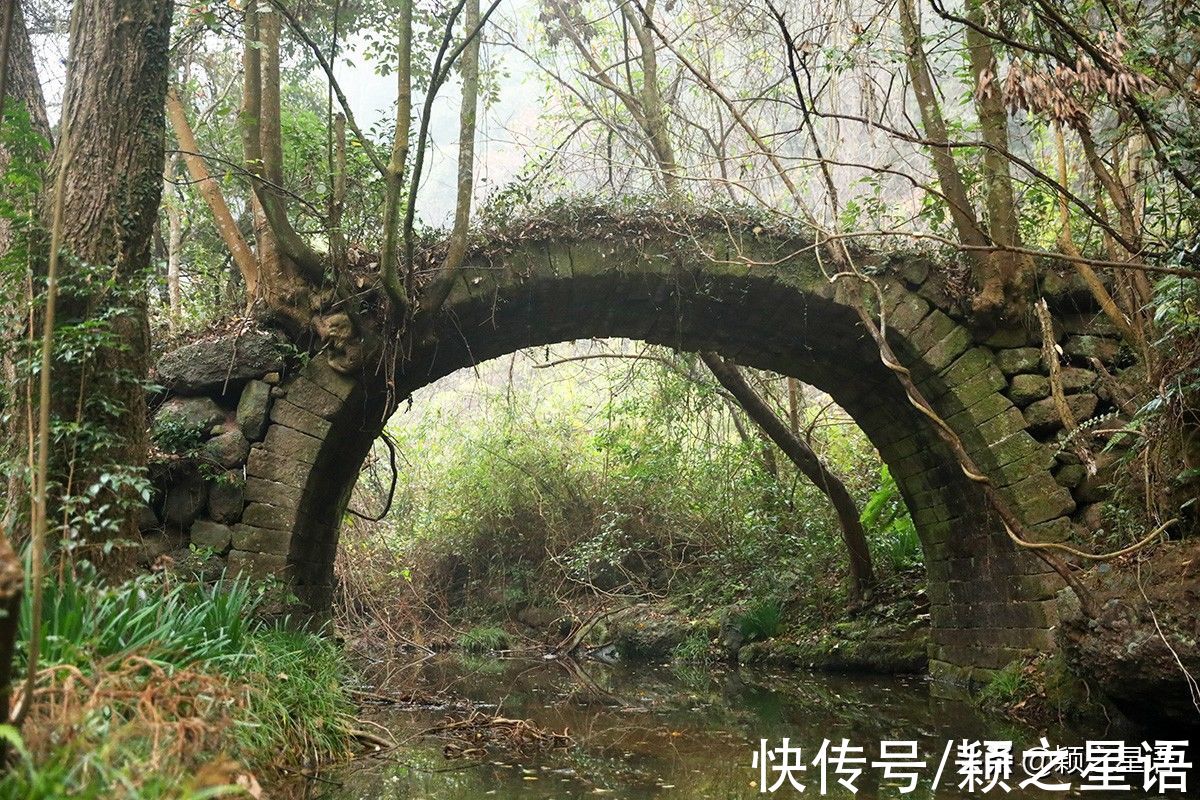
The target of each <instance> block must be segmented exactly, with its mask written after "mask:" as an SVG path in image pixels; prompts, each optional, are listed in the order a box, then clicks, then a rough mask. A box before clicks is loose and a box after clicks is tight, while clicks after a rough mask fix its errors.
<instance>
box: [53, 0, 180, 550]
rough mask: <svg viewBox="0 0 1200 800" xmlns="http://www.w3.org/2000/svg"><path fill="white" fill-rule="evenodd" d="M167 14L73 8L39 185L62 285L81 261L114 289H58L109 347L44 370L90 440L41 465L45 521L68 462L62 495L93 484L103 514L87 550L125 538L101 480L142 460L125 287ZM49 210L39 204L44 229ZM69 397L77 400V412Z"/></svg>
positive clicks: (143, 266)
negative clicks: (59, 137)
mask: <svg viewBox="0 0 1200 800" xmlns="http://www.w3.org/2000/svg"><path fill="white" fill-rule="evenodd" d="M171 13H172V3H171V0H76V3H75V6H74V9H73V12H72V15H71V35H70V56H69V60H68V71H67V82H66V89H65V92H64V99H63V111H62V117H63V121H64V123H63V124H64V129H65V130H66V131H67V135H68V136H70V137H71V139H72V141H70V142H60V143H59V146H58V148H57V149H56V150H55V154H54V158H53V160H52V163H51V165H50V176H49V180H48V181H47V183H46V185H47V186H53V185H55V183H56V181H59V180H61V181H62V183H63V185H64V186H65V187H66V196H65V202H64V214H63V218H62V237H63V238H62V242H63V250H64V251H65V252H66V253H67V254H69V256H70V257H69V258H67V259H64V261H63V265H64V269H63V273H64V274H63V278H64V281H74V279H76V278H78V277H79V275H78V273H79V270H81V269H83V266H82V265H88V268H90V269H93V270H95V269H101V270H102V271H103V272H102V273H101V274H102V276H103V275H107V276H110V277H111V279H112V280H111V284H112V286H113V287H115V288H114V289H113V290H112V291H111V292H109V291H107V290H102V289H101V288H99V287H98V286H97V285H96V284H97V282H96V281H95V280H92V281H88V282H86V283H84V284H83V285H75V286H73V287H72V288H71V290H70V291H64V292H63V295H62V298H61V301H60V303H59V319H60V321H61V325H65V326H69V325H72V324H77V323H79V322H82V321H84V320H88V319H100V318H107V319H108V325H109V326H110V329H111V333H112V342H111V343H104V344H101V345H100V346H99V347H98V348H97V349H96V351H95V354H94V356H92V357H91V358H90V359H89V361H88V363H87V364H86V365H84V364H78V363H68V362H62V363H57V364H56V365H55V372H54V375H55V381H54V387H53V388H54V398H53V409H54V411H55V413H56V415H57V416H58V418H59V419H61V420H73V419H76V417H77V412H78V416H80V417H81V419H79V422H80V423H82V425H83V426H84V428H85V429H86V430H87V432H88V435H89V436H90V437H92V436H94V437H97V438H95V439H91V440H90V441H92V442H97V443H96V444H93V445H92V446H91V447H86V448H80V449H79V450H78V452H74V451H73V450H72V446H71V443H70V442H62V443H61V447H62V449H60V451H59V452H57V453H56V454H55V457H54V458H53V459H52V461H51V465H52V466H51V481H52V483H53V484H54V486H52V489H54V488H55V487H57V491H52V493H51V509H50V512H49V518H50V519H58V518H65V515H64V513H63V511H62V509H60V508H56V507H55V506H56V504H57V502H58V501H59V499H60V498H61V492H62V491H63V490H64V489H65V487H67V481H66V480H65V470H66V466H67V463H68V461H70V460H72V459H74V460H75V463H74V465H73V478H72V480H71V484H72V485H71V489H70V490H71V492H72V493H75V494H81V495H82V494H84V493H85V492H88V491H89V489H90V488H91V487H95V488H96V492H95V494H94V495H93V496H92V499H91V502H92V503H93V504H94V507H95V508H97V509H98V508H99V507H100V506H101V505H108V506H109V508H108V510H107V511H106V515H107V516H108V517H109V519H110V520H111V522H112V527H111V528H110V529H108V530H106V531H98V530H95V529H81V530H80V531H79V534H80V535H81V536H83V537H84V538H86V539H88V540H89V541H90V542H91V543H93V544H95V543H97V539H109V538H112V537H120V538H124V539H132V538H135V537H136V535H137V509H136V504H137V501H138V498H137V497H136V496H134V495H133V494H132V491H131V487H123V486H116V487H114V486H113V485H112V484H110V483H108V479H107V478H106V477H105V476H107V475H112V474H114V469H115V472H116V474H121V473H127V472H129V471H130V470H137V469H138V468H140V467H142V466H143V465H144V464H145V463H146V449H147V441H146V401H145V389H144V387H143V383H142V381H143V379H144V378H145V375H146V372H147V368H148V361H149V327H148V324H147V318H146V305H145V294H144V292H137V291H131V289H132V288H133V287H136V286H138V285H139V284H140V283H141V282H142V281H144V280H145V279H146V275H147V272H148V270H149V267H150V244H151V234H152V231H153V228H154V222H155V219H156V217H157V214H158V205H159V200H160V197H161V194H162V165H163V138H164V119H163V101H164V99H165V96H166V88H167V71H168V66H169V50H168V48H169V44H170V31H171ZM60 176H61V177H60ZM52 205H53V203H52V202H46V203H44V212H43V213H44V216H45V219H46V221H47V222H49V221H50V218H51V216H52V214H53V210H52ZM50 227H51V225H49V224H47V225H46V228H47V229H49V228H50ZM85 381H86V384H85ZM80 397H83V398H84V402H82V403H80V404H79V406H78V409H77V403H79V398H80ZM100 399H102V400H103V402H97V401H98V400H100ZM75 513H76V514H79V513H81V512H80V511H79V510H78V509H76V511H75ZM100 552H101V551H100V550H99V549H96V551H95V553H96V554H97V555H98V554H99V553H100Z"/></svg>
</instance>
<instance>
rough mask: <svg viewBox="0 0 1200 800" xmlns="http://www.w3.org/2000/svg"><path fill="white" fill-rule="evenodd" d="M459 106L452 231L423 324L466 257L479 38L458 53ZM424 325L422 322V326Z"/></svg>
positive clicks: (471, 25) (425, 302)
mask: <svg viewBox="0 0 1200 800" xmlns="http://www.w3.org/2000/svg"><path fill="white" fill-rule="evenodd" d="M464 10H465V11H466V17H465V19H464V23H463V27H464V29H465V31H466V35H468V36H471V35H472V33H473V32H474V31H475V29H476V28H478V27H479V0H467V4H466V7H465V9H464ZM460 63H461V64H462V78H463V89H462V105H461V107H460V108H459V122H458V192H457V195H456V197H455V205H454V227H453V228H452V229H451V231H450V243H449V245H448V247H447V249H446V257H445V259H443V261H442V264H441V266H440V267H439V269H438V276H437V279H436V280H434V281H433V282H432V283H431V284H430V285H429V288H428V289H426V290H425V291H424V292H423V293H422V296H421V309H420V313H421V315H422V317H423V318H424V319H425V320H429V319H430V317H431V316H432V315H434V314H436V313H437V312H438V310H440V309H441V307H442V304H443V303H445V302H446V298H447V297H448V296H449V295H450V289H451V288H452V287H453V285H454V278H455V277H456V276H457V275H458V270H459V267H461V266H462V263H463V259H464V258H465V257H466V254H467V232H468V230H469V229H470V223H471V199H472V195H473V194H474V191H475V119H476V116H477V115H478V113H479V36H478V35H474V36H472V38H471V41H470V43H468V44H467V46H466V47H465V48H463V51H462V61H461V62H460ZM425 324H427V323H425V322H423V323H422V325H425Z"/></svg>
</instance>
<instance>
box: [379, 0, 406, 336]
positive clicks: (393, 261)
mask: <svg viewBox="0 0 1200 800" xmlns="http://www.w3.org/2000/svg"><path fill="white" fill-rule="evenodd" d="M396 17H397V22H398V23H399V26H400V30H399V31H398V33H397V36H396V53H397V56H398V59H397V64H396V130H395V131H394V133H393V139H392V152H391V155H390V157H389V158H388V163H387V168H386V170H385V174H384V180H383V199H384V201H383V251H382V252H381V253H380V256H379V259H380V261H379V269H380V273H381V274H382V276H383V286H384V288H385V289H386V290H387V293H388V296H389V297H390V298H391V300H392V303H393V305H395V306H396V308H397V309H398V311H399V313H400V315H401V316H402V317H403V316H406V315H407V313H408V303H409V299H408V289H407V287H406V286H405V282H404V277H403V276H402V275H401V274H400V263H399V252H400V236H401V233H400V200H401V196H402V194H403V191H404V174H405V171H406V169H407V167H408V140H409V138H410V137H411V135H412V23H413V0H400V5H399V7H398V9H397V11H396Z"/></svg>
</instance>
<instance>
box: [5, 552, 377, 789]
mask: <svg viewBox="0 0 1200 800" xmlns="http://www.w3.org/2000/svg"><path fill="white" fill-rule="evenodd" d="M44 592H45V624H44V627H43V629H42V648H43V658H42V661H41V663H42V664H43V667H42V668H41V669H40V671H39V672H38V674H37V677H36V688H35V692H34V698H33V702H32V703H31V705H30V710H29V716H28V718H27V719H26V720H25V722H24V724H23V726H22V728H21V731H20V735H19V737H15V738H14V737H12V733H13V732H12V731H9V734H10V739H13V740H14V741H15V744H16V746H15V747H14V748H13V750H14V751H15V759H16V763H15V764H14V766H13V768H12V769H10V770H9V771H8V772H7V773H6V774H5V775H4V776H3V777H0V797H5V798H8V797H13V798H16V797H20V798H30V800H38V799H40V798H46V799H47V800H49V798H63V797H79V798H147V799H148V800H157V799H158V798H200V797H211V796H216V794H218V793H223V792H224V791H225V790H224V789H222V787H240V788H241V789H243V790H254V789H255V787H258V786H259V781H260V780H263V781H266V780H274V779H276V778H278V777H279V775H280V774H281V773H280V770H282V769H284V768H288V767H291V766H295V767H299V766H308V765H314V764H319V763H322V762H328V761H331V760H333V759H336V758H339V757H341V756H343V755H345V754H346V753H347V750H348V747H349V742H350V736H351V731H352V729H353V724H352V723H353V714H352V710H353V709H352V706H351V704H350V703H349V701H348V700H347V698H346V695H345V694H344V692H343V690H342V688H341V687H342V680H341V679H342V658H341V654H340V653H339V652H338V650H337V649H336V648H335V646H334V645H333V644H331V643H330V642H329V641H327V640H325V639H322V638H320V637H318V636H315V635H313V634H309V633H300V632H294V631H289V630H285V629H283V628H280V627H274V626H269V625H265V624H255V623H253V622H252V620H253V619H254V615H255V611H256V609H257V606H258V604H259V602H260V600H261V597H262V594H261V591H259V590H256V589H254V588H252V587H251V585H250V584H249V583H248V582H247V581H246V580H238V579H228V580H221V581H218V582H216V583H215V584H212V585H208V586H201V585H197V584H194V583H190V582H185V581H181V580H178V579H176V578H174V577H172V576H169V575H163V574H160V575H153V576H143V577H139V578H136V579H134V580H131V581H128V582H125V583H121V584H118V585H115V586H105V585H104V584H103V582H101V581H99V580H98V579H97V578H96V577H95V576H94V575H91V574H79V575H77V576H75V577H74V578H73V579H70V580H66V581H64V582H62V583H59V582H52V583H48V584H47V586H46V587H45V589H44ZM27 605H28V604H27ZM28 635H29V624H28V609H26V611H25V615H24V617H23V620H22V631H21V636H22V639H21V642H20V647H21V649H22V650H27V649H28ZM252 793H253V792H252Z"/></svg>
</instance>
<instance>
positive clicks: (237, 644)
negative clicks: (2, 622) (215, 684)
mask: <svg viewBox="0 0 1200 800" xmlns="http://www.w3.org/2000/svg"><path fill="white" fill-rule="evenodd" d="M42 592H43V619H42V628H41V634H42V636H41V653H42V659H43V660H44V661H45V662H46V663H51V664H72V665H74V666H77V667H80V668H84V667H87V666H88V665H89V664H92V663H94V662H95V661H96V660H97V659H104V658H110V657H116V656H121V655H127V654H131V653H137V654H138V655H140V656H143V657H145V658H147V659H150V660H153V661H158V662H161V663H166V664H172V665H174V666H178V667H183V666H187V665H189V664H193V663H196V662H201V663H204V662H211V661H216V660H220V659H236V658H238V657H240V656H241V654H243V653H244V650H245V647H246V641H247V635H248V626H249V620H250V619H251V618H252V616H253V614H254V610H255V607H256V606H257V604H258V601H259V598H260V596H261V595H260V592H259V591H257V590H254V589H252V588H251V584H250V582H249V580H246V579H241V578H237V579H222V580H219V581H217V582H215V583H213V584H211V585H207V586H205V585H199V584H193V583H186V582H181V583H176V584H173V585H165V582H164V580H163V579H162V578H161V577H159V576H154V575H143V576H140V577H138V578H135V579H133V580H131V581H128V582H126V583H122V584H119V585H117V586H115V587H111V588H110V587H106V586H105V585H104V584H103V582H102V581H100V579H99V578H98V577H97V576H96V575H94V574H93V573H92V571H91V570H90V569H88V568H87V567H86V565H85V566H84V567H81V568H80V569H79V571H78V572H77V574H76V575H75V576H73V577H72V578H71V579H69V580H66V581H64V582H62V583H59V582H58V581H50V582H47V584H46V586H45V587H43V589H42ZM30 617H31V613H30V606H29V604H28V603H26V604H25V606H24V607H23V609H22V615H21V629H20V641H21V642H22V644H23V646H27V643H28V641H29V632H30V625H31V620H30Z"/></svg>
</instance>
